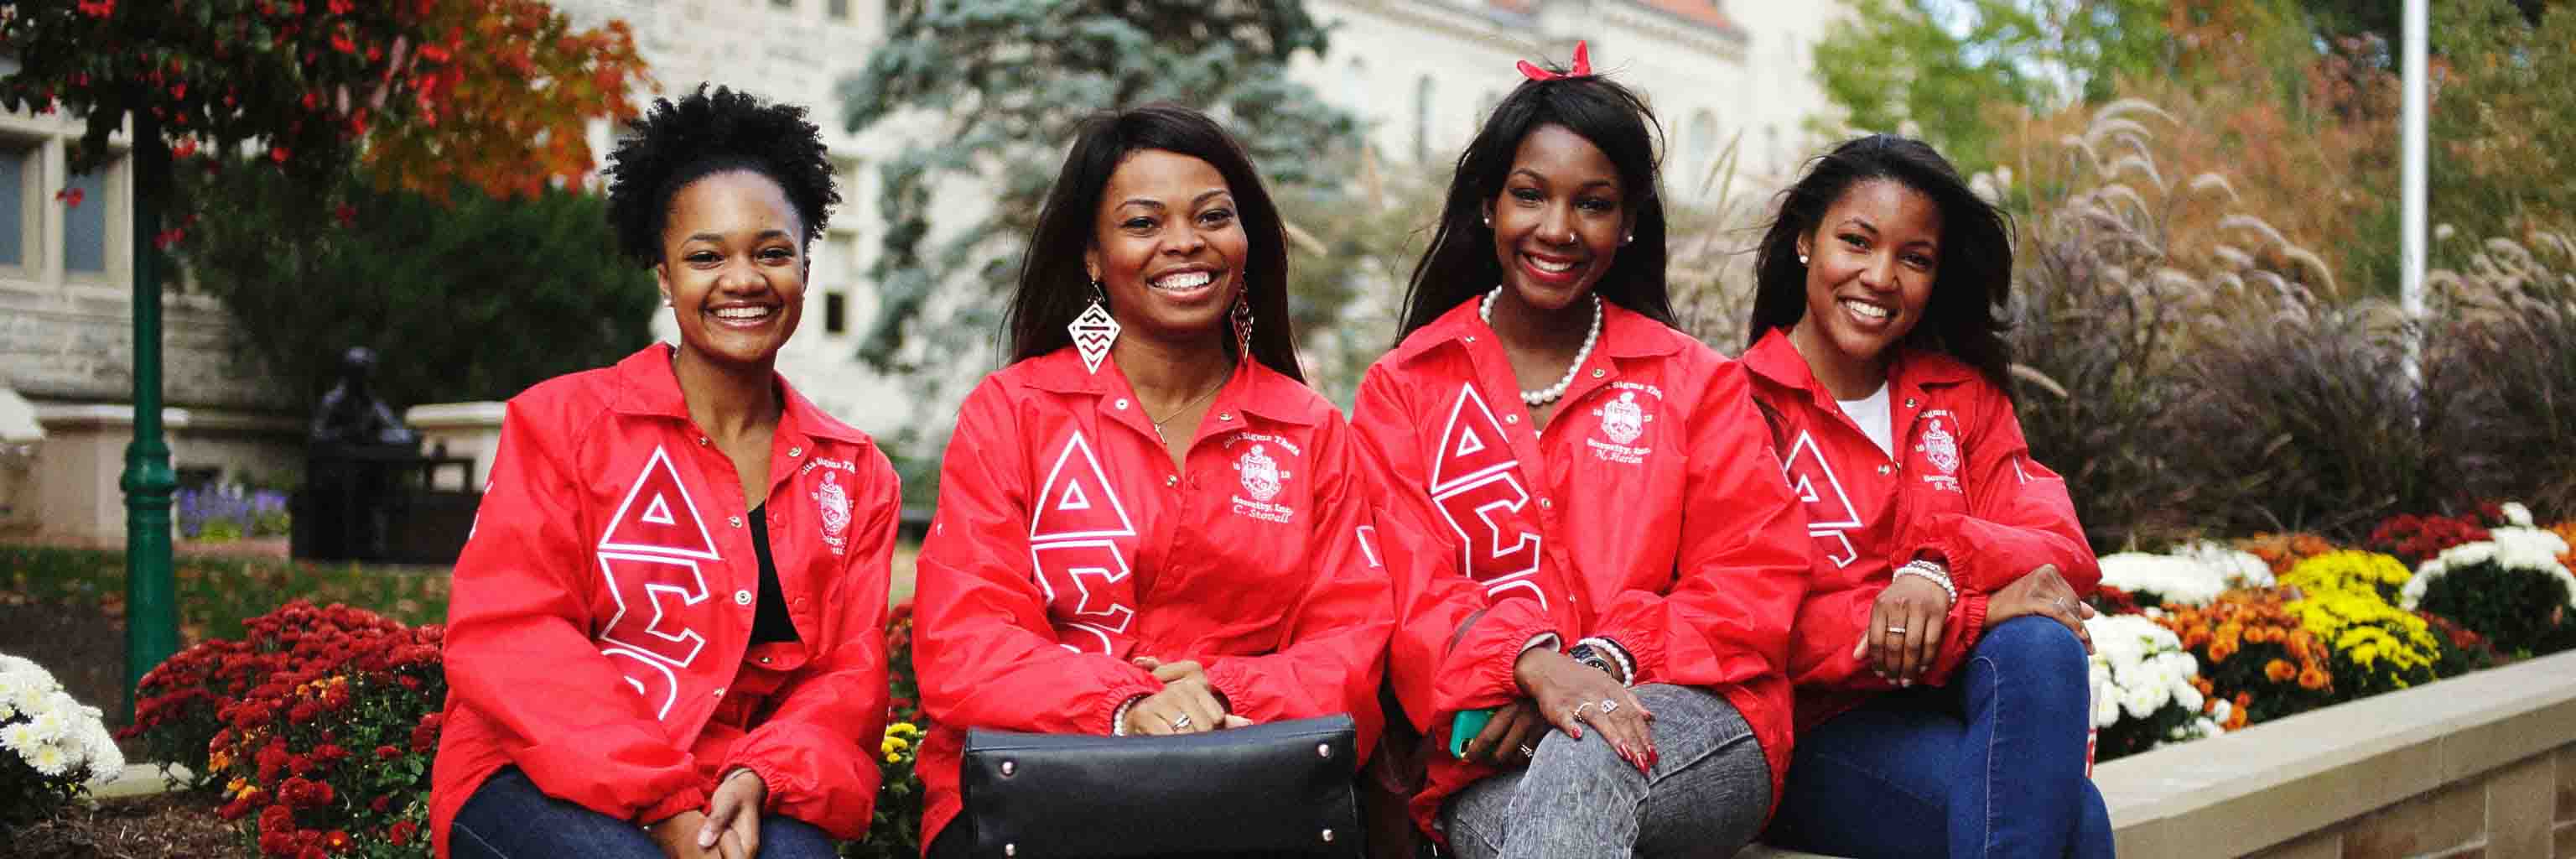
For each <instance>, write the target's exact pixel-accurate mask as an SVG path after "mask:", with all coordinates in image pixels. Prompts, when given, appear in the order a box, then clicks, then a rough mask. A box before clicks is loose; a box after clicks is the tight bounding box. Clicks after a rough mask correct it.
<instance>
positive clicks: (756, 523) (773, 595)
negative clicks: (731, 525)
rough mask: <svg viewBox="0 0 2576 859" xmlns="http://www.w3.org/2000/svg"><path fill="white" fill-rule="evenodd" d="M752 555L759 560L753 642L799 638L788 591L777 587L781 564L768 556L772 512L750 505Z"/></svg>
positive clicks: (773, 641)
mask: <svg viewBox="0 0 2576 859" xmlns="http://www.w3.org/2000/svg"><path fill="white" fill-rule="evenodd" d="M751 554H752V556H753V557H755V558H758V559H760V608H759V609H757V610H754V611H753V612H752V615H751V643H753V644H772V643H776V642H781V641H795V640H796V624H794V623H793V622H790V621H789V620H788V619H787V592H786V591H785V590H782V589H780V588H779V586H778V564H777V563H775V562H772V561H771V560H770V559H769V512H768V511H767V510H764V509H762V508H759V507H754V508H751Z"/></svg>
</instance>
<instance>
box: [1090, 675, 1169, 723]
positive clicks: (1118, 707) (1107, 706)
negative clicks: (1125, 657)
mask: <svg viewBox="0 0 2576 859" xmlns="http://www.w3.org/2000/svg"><path fill="white" fill-rule="evenodd" d="M1160 691H1163V687H1162V684H1160V683H1155V682H1153V681H1152V680H1151V679H1150V678H1149V679H1144V680H1129V681H1124V682H1120V683H1118V684H1117V685H1114V686H1111V687H1109V690H1108V691H1107V692H1106V693H1104V694H1102V695H1101V696H1100V719H1101V721H1103V722H1105V723H1107V727H1106V728H1104V729H1103V730H1102V731H1101V732H1100V733H1101V735H1102V736H1111V737H1114V736H1120V735H1123V734H1125V733H1126V728H1125V727H1124V726H1122V725H1121V724H1120V723H1119V722H1120V717H1122V716H1125V715H1127V708H1128V706H1129V705H1132V704H1134V703H1136V700H1137V699H1139V698H1146V697H1151V696H1152V695H1153V694H1154V693H1156V692H1160Z"/></svg>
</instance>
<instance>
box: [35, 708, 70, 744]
mask: <svg viewBox="0 0 2576 859" xmlns="http://www.w3.org/2000/svg"><path fill="white" fill-rule="evenodd" d="M48 703H50V702H48ZM27 727H28V728H29V729H31V730H33V731H34V732H35V735H36V741H37V742H42V743H50V742H53V741H55V740H57V739H60V738H62V737H63V735H65V734H68V733H70V732H71V729H72V720H71V717H70V716H69V715H67V714H66V713H64V711H62V710H60V709H56V708H52V707H47V708H45V709H42V710H38V711H36V715H35V717H34V718H31V719H28V720H27Z"/></svg>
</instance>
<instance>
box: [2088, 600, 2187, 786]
mask: <svg viewBox="0 0 2576 859" xmlns="http://www.w3.org/2000/svg"><path fill="white" fill-rule="evenodd" d="M2084 628H2085V630H2086V631H2087V632H2088V633H2090V634H2091V635H2092V638H2093V648H2094V651H2093V658H2092V678H2091V679H2092V685H2093V689H2094V690H2095V692H2094V694H2095V698H2094V701H2093V727H2094V728H2095V729H2096V730H2097V733H2096V735H2095V737H2094V757H2095V759H2096V760H2110V759H2112V758H2117V757H2122V756H2125V755H2132V754H2136V753H2138V752H2143V751H2146V750H2148V749H2151V748H2154V747H2155V746H2156V744H2158V743H2163V742H2179V741H2183V740H2196V739H2200V738H2202V737H2207V736H2211V735H2215V734H2218V733H2220V728H2219V726H2218V723H2217V721H2216V720H2213V719H2210V718H2208V717H2207V716H2204V715H2202V713H2203V710H2204V707H2205V705H2206V704H2207V703H2208V702H2207V701H2205V700H2204V699H2203V698H2202V697H2201V692H2200V689H2199V687H2198V686H2196V685H2194V684H2193V683H2192V682H2191V681H2192V680H2193V679H2194V678H2196V677H2197V676H2198V671H2199V669H2198V667H2197V666H2196V665H2195V663H2194V662H2193V660H2192V657H2191V654H2189V653H2185V652H2183V649H2182V643H2181V642H2180V641H2179V640H2178V639H2176V638H2175V637H2174V634H2173V632H2172V631H2170V630H2167V629H2165V628H2164V627H2162V626H2158V625H2157V624H2156V622H2155V621H2153V620H2150V619H2147V618H2145V617H2142V616H2139V615H2098V616H2095V617H2094V618H2092V619H2090V620H2087V621H2085V622H2084Z"/></svg>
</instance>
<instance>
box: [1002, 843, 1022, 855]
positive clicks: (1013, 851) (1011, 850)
mask: <svg viewBox="0 0 2576 859" xmlns="http://www.w3.org/2000/svg"><path fill="white" fill-rule="evenodd" d="M1002 855H1004V856H1017V855H1020V845H1017V844H1004V845H1002Z"/></svg>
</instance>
